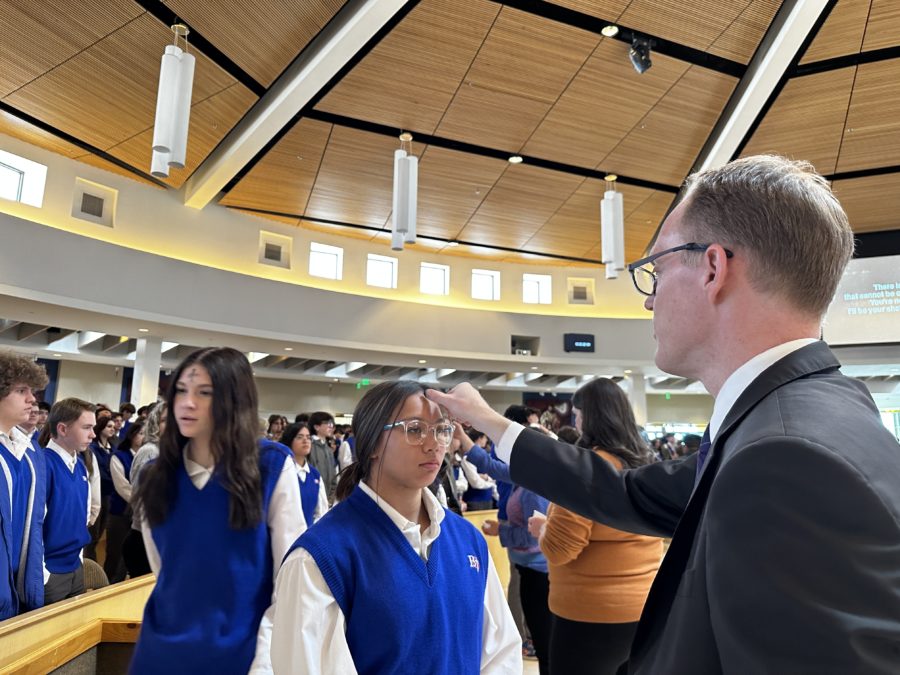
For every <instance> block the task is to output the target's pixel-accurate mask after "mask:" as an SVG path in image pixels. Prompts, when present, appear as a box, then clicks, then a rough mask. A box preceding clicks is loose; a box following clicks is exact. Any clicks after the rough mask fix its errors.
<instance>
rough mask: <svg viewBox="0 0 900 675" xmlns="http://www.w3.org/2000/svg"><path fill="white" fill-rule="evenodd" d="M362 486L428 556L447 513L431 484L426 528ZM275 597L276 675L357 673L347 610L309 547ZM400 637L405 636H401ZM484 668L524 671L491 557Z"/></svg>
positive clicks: (296, 557)
mask: <svg viewBox="0 0 900 675" xmlns="http://www.w3.org/2000/svg"><path fill="white" fill-rule="evenodd" d="M360 488H361V489H362V491H363V492H365V494H366V495H368V496H369V497H370V498H371V499H373V500H374V501H375V503H376V504H378V506H379V507H380V508H381V510H382V511H384V512H385V514H387V516H388V517H389V518H390V519H391V522H393V523H394V525H396V526H397V528H398V529H399V530H400V531H401V532H402V533H403V536H404V538H405V539H406V541H407V542H409V545H410V546H412V548H413V550H415V552H416V553H417V554H418V555H419V557H421V558H422V560H428V552H429V550H430V548H431V544H432V543H433V542H434V541H435V540H436V539H437V538H438V536H440V533H441V522H442V521H443V519H444V515H445V513H444V510H443V509H442V508H441V506H440V504H439V503H438V501H437V499H436V498H435V496H434V495H432V494H431V492H429V491H428V489H427V488H425V489H423V490H422V502H423V504H424V506H425V510H426V512H427V513H428V518H429V520H430V524H429V525H428V527H427V528H426V529H425V531H424V532H422V530H421V528H420V527H419V524H418V523H413V522H410V521H408V520H407V519H406V518H405V517H403V516H402V515H400V513H398V512H397V511H396V509H394V508H393V507H392V506H391V505H390V504H388V503H387V502H385V501H384V500H383V499H381V498H379V497H378V495H377V494H376V493H375V491H374V490H372V489H371V488H370V487H369V486H368V485H366V484H365V483H360ZM447 593H448V594H450V595H453V593H454V590H453V589H450V588H448V589H447ZM275 597H276V602H275V603H274V604H273V605H272V607H270V608H269V610H268V612H266V614H267V616H269V617H271V618H272V619H273V620H274V629H273V632H272V666H273V668H274V671H275V673H277V674H278V675H282V674H285V673H303V674H306V673H340V674H341V675H355V674H356V672H357V671H356V666H355V664H354V663H353V657H352V655H351V654H350V647H349V646H348V644H347V636H346V619H345V617H344V613H343V612H342V611H341V608H340V605H338V603H337V600H335V599H334V596H333V595H332V594H331V590H330V589H329V588H328V584H327V583H326V582H325V579H324V578H323V577H322V572H321V571H320V570H319V567H318V565H316V562H315V559H314V558H313V557H312V556H311V555H310V554H309V552H307V551H306V550H305V549H303V548H297V549H294V551H292V552H291V554H290V555H289V556H288V557H287V560H285V561H284V565H283V566H282V568H281V573H280V575H279V576H278V580H277V582H276V586H275ZM397 639H398V640H403V639H404V637H403V636H402V635H398V636H397ZM481 672H482V673H491V674H496V675H507V674H510V675H511V674H513V673H515V674H517V675H519V674H521V672H522V641H521V638H520V637H519V633H518V630H517V629H516V626H515V622H514V621H513V618H512V614H511V613H510V611H509V605H508V604H507V602H506V596H505V595H504V593H503V588H502V587H501V585H500V579H499V578H498V577H497V571H496V569H494V563H493V561H492V560H491V559H490V557H488V573H487V585H486V587H485V590H484V623H483V627H482V645H481Z"/></svg>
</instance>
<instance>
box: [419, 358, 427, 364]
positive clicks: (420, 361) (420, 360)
mask: <svg viewBox="0 0 900 675" xmlns="http://www.w3.org/2000/svg"><path fill="white" fill-rule="evenodd" d="M419 363H428V361H427V360H426V359H419Z"/></svg>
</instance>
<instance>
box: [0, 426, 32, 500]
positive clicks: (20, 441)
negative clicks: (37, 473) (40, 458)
mask: <svg viewBox="0 0 900 675" xmlns="http://www.w3.org/2000/svg"><path fill="white" fill-rule="evenodd" d="M0 443H2V444H3V445H4V446H5V447H6V449H7V450H9V451H10V453H12V456H13V457H15V458H16V459H17V460H19V461H20V462H21V461H22V457H24V456H25V451H26V450H28V448H30V447H31V438H30V437H29V436H26V435H25V434H23V433H22V430H21V429H19V427H13V428H12V429H10V430H9V433H8V434H7V433H6V432H3V431H0ZM0 469H2V470H3V475H4V477H5V478H6V488H7V489H6V494H8V495H9V508H10V510H12V507H13V479H12V473H10V468H9V467H8V466H7V465H6V462H5V461H4V460H3V457H2V456H0Z"/></svg>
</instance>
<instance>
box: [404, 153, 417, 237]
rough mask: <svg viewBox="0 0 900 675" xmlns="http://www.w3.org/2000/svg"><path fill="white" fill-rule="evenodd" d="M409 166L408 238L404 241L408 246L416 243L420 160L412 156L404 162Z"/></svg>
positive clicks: (407, 197)
mask: <svg viewBox="0 0 900 675" xmlns="http://www.w3.org/2000/svg"><path fill="white" fill-rule="evenodd" d="M404 161H405V162H406V164H407V171H406V194H405V197H406V236H405V237H404V238H403V241H404V242H405V243H407V244H415V243H416V211H417V200H418V193H419V158H418V157H416V156H415V155H410V156H409V157H407V158H406V159H405V160H404Z"/></svg>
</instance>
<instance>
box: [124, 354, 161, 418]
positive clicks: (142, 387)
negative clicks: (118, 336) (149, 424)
mask: <svg viewBox="0 0 900 675" xmlns="http://www.w3.org/2000/svg"><path fill="white" fill-rule="evenodd" d="M161 364H162V338H157V337H147V338H138V341H137V352H136V353H135V356H134V378H133V379H132V382H131V403H132V404H133V405H134V407H135V408H140V407H141V406H142V405H149V404H150V403H153V402H154V401H155V400H156V395H157V392H158V390H159V368H160V365H161Z"/></svg>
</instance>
